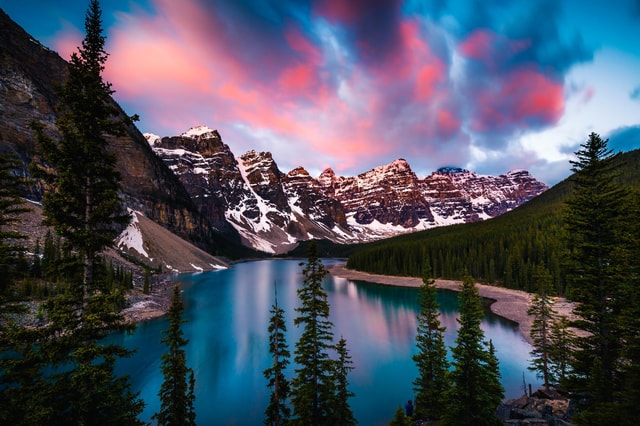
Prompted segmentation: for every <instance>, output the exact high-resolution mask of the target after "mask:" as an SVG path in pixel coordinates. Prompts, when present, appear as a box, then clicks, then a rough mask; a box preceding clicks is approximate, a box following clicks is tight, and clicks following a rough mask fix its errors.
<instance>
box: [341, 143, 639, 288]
mask: <svg viewBox="0 0 640 426" xmlns="http://www.w3.org/2000/svg"><path fill="white" fill-rule="evenodd" d="M614 163H615V164H619V165H620V171H621V173H620V175H619V176H618V177H617V178H616V181H617V182H619V183H621V184H622V185H624V186H633V187H636V188H637V187H639V186H640V167H639V165H640V150H636V151H631V152H628V153H625V154H623V155H620V156H616V157H615V158H614ZM573 188H574V182H573V181H571V180H565V181H563V182H560V183H559V184H557V185H556V186H554V187H553V188H550V189H549V190H547V191H546V192H544V193H543V194H541V195H539V196H538V197H536V198H534V199H533V200H531V201H529V202H527V203H525V204H523V205H522V206H520V207H518V208H517V209H514V210H513V211H511V212H508V213H505V214H504V215H501V216H499V217H497V218H494V219H490V220H486V221H483V222H477V223H468V224H462V225H454V226H447V227H440V228H434V229H430V230H427V231H422V232H415V233H411V234H407V235H400V236H397V237H394V238H390V239H386V240H382V241H377V242H373V243H368V244H361V245H357V246H352V247H353V249H354V250H355V251H354V253H352V254H349V260H348V263H347V267H348V268H352V269H357V270H361V271H366V272H371V273H377V274H386V275H405V276H413V277H419V276H421V275H422V265H423V263H424V260H425V259H426V261H427V263H428V264H429V266H430V268H431V270H432V271H433V275H434V276H435V277H440V278H444V279H456V280H460V279H461V278H462V271H465V270H466V271H468V272H469V273H470V274H472V275H473V276H474V277H476V279H478V280H479V281H481V282H486V283H489V284H496V285H501V286H504V287H507V288H514V289H520V290H525V291H530V292H535V291H536V288H535V284H534V279H533V273H534V269H535V266H536V265H538V264H539V263H540V262H542V263H544V264H545V265H546V267H547V269H548V270H549V272H550V273H551V276H552V277H553V284H552V287H551V289H550V294H564V293H565V286H566V283H565V277H566V266H565V265H564V262H563V258H564V256H565V253H566V251H567V244H566V240H565V233H566V231H565V228H564V214H563V211H564V209H565V204H564V201H565V200H566V199H567V198H568V197H569V196H570V195H571V194H572V192H573ZM630 218H633V216H632V215H628V216H627V223H629V222H632V221H634V220H635V219H630Z"/></svg>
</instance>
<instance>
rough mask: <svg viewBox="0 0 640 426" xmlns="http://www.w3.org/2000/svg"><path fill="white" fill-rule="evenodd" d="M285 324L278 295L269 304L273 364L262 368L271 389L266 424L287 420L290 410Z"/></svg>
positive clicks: (273, 424)
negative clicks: (286, 371)
mask: <svg viewBox="0 0 640 426" xmlns="http://www.w3.org/2000/svg"><path fill="white" fill-rule="evenodd" d="M286 332H287V325H286V323H285V319H284V311H283V310H282V309H281V308H280V307H278V295H277V290H276V300H275V303H274V304H273V305H272V306H271V318H270V320H269V353H271V355H272V356H273V364H272V365H271V366H270V367H269V368H267V369H266V370H264V377H265V378H266V379H267V380H268V381H269V382H268V387H269V388H270V389H271V390H272V391H271V396H270V398H269V405H268V406H267V409H266V411H265V416H266V417H265V422H264V423H265V424H266V425H268V426H280V425H284V424H286V423H287V422H288V421H289V416H290V414H291V410H290V409H289V407H288V405H287V400H288V399H289V381H288V380H287V378H286V377H285V374H284V372H285V370H286V369H287V365H289V356H290V354H289V346H288V345H287V340H286V337H285V333H286Z"/></svg>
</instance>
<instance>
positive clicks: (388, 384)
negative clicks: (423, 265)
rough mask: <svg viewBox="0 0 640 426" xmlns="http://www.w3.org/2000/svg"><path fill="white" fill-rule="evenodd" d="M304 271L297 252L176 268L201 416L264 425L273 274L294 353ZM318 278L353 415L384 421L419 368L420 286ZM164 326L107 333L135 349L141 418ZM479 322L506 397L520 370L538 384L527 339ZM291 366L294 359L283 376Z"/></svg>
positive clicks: (152, 407)
mask: <svg viewBox="0 0 640 426" xmlns="http://www.w3.org/2000/svg"><path fill="white" fill-rule="evenodd" d="M326 262H327V263H329V262H331V261H330V260H329V261H326ZM301 270H302V268H301V267H300V266H299V261H296V260H267V261H256V262H247V263H240V264H237V265H235V267H234V268H232V269H228V270H224V271H217V272H208V273H200V274H193V275H184V276H179V280H180V281H181V282H182V283H183V287H184V288H185V291H184V294H183V301H184V303H185V313H184V318H185V319H186V320H188V322H187V323H186V324H184V325H183V331H184V334H185V338H187V339H189V340H190V342H189V344H188V346H187V347H186V352H187V363H188V365H189V366H190V367H191V368H193V369H194V371H195V375H196V411H197V421H198V424H204V425H259V424H262V420H263V418H264V415H263V412H264V408H265V407H266V404H267V398H268V390H267V388H266V381H265V379H264V377H263V375H262V371H263V370H264V369H265V368H267V367H268V366H269V363H270V361H271V360H270V357H269V353H268V336H267V325H268V322H269V310H270V308H271V305H272V303H273V300H274V283H275V284H276V285H277V287H278V304H279V305H280V307H282V308H283V309H284V310H285V317H286V321H287V328H288V333H287V342H288V344H289V350H290V352H291V354H292V360H293V352H294V350H295V342H296V341H297V339H298V337H299V336H300V333H301V330H299V329H298V328H296V327H295V326H294V325H293V318H294V317H295V315H296V313H295V311H294V309H295V307H297V306H299V302H298V298H297V294H296V289H297V288H298V287H299V285H300V284H301V283H302V272H301ZM324 286H325V289H326V290H327V293H328V299H329V303H330V305H331V317H330V319H331V321H332V322H333V324H334V335H335V340H336V341H337V340H338V339H339V338H340V336H344V337H345V339H346V340H347V346H348V349H349V352H350V354H351V356H352V360H353V362H354V367H355V370H353V371H352V372H351V374H350V385H351V390H352V391H354V392H355V393H356V396H355V397H354V398H353V399H352V400H351V406H352V409H353V411H354V413H355V415H356V418H357V419H358V421H359V424H361V425H378V424H380V425H383V424H385V425H386V424H387V423H388V421H389V420H390V419H391V418H392V417H393V413H394V411H395V409H396V407H397V406H398V405H401V404H403V401H406V400H407V399H409V398H412V394H413V391H412V382H413V380H414V379H415V377H416V374H417V369H416V367H415V364H414V363H413V360H412V358H411V357H412V355H413V354H414V353H415V334H416V326H417V324H416V314H417V312H418V309H419V304H418V301H417V299H416V297H417V294H418V290H417V289H415V288H404V287H391V286H384V285H379V284H371V283H361V282H352V281H348V280H346V279H343V278H335V277H327V278H326V279H325V282H324ZM438 303H439V304H440V307H441V312H442V314H441V322H442V324H443V325H444V326H446V327H447V332H446V334H445V343H446V344H447V346H451V345H453V344H454V342H455V337H456V329H457V326H458V324H457V322H456V317H457V296H456V293H454V292H448V291H439V292H438ZM166 326H167V324H166V320H164V319H158V320H153V321H149V322H146V323H144V324H141V325H140V326H139V327H138V329H137V330H136V332H135V333H134V334H133V335H129V336H124V335H117V336H113V339H115V340H118V341H120V342H121V343H123V344H124V345H126V346H127V347H130V348H138V352H137V353H136V355H135V356H134V357H133V358H130V359H127V360H124V361H123V362H121V363H120V364H119V366H118V368H119V371H120V372H121V373H127V374H130V376H131V381H132V383H133V385H134V388H135V389H136V390H140V392H141V394H140V397H141V398H143V399H144V400H145V401H146V403H147V407H146V409H145V411H144V413H143V419H144V420H148V419H149V418H150V417H151V415H152V414H153V413H155V412H157V411H158V397H157V393H158V390H159V389H160V385H161V383H162V380H163V378H162V374H161V372H160V355H161V354H162V353H163V352H164V350H165V348H164V347H163V345H161V344H160V343H159V340H160V338H161V331H162V330H164V329H165V328H166ZM482 328H483V330H484V332H485V336H486V338H487V339H489V338H491V339H492V340H493V342H494V345H495V346H496V350H497V354H498V357H499V359H500V368H501V374H502V378H503V384H504V386H505V389H506V396H507V397H508V398H509V397H516V396H519V395H520V394H521V393H522V391H521V389H522V380H523V379H522V377H523V376H522V375H523V373H524V374H525V378H526V381H527V383H533V385H534V386H536V385H537V384H538V383H539V382H538V381H537V380H536V379H535V377H534V376H533V375H532V373H530V372H528V371H527V365H528V353H529V351H530V350H531V347H530V346H529V345H528V344H527V343H526V342H525V341H524V339H523V338H522V337H521V336H520V335H519V333H518V330H517V328H516V327H515V325H514V324H513V323H511V322H509V321H507V320H504V319H502V318H499V317H496V316H494V315H492V314H490V313H488V315H487V316H486V317H485V320H484V321H483V323H482ZM293 370H294V366H293V365H290V368H289V372H288V373H289V376H291V375H293Z"/></svg>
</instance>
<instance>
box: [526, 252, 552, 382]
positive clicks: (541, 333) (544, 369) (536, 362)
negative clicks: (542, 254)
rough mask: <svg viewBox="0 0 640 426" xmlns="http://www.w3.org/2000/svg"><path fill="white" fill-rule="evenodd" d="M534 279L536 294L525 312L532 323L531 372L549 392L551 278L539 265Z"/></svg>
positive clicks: (542, 266)
mask: <svg viewBox="0 0 640 426" xmlns="http://www.w3.org/2000/svg"><path fill="white" fill-rule="evenodd" d="M534 279H535V280H536V281H537V284H538V293H536V294H535V295H534V296H533V300H532V302H531V306H530V307H529V310H528V311H527V314H528V315H532V316H533V323H532V325H531V330H530V332H529V335H530V336H531V340H532V341H533V350H532V351H531V353H530V354H531V366H530V367H529V369H530V370H531V371H536V372H537V375H538V378H542V379H543V381H544V388H545V389H546V390H549V383H550V381H551V374H550V365H549V364H550V361H549V350H550V346H551V340H550V334H551V326H552V324H553V321H554V318H555V312H554V310H553V300H551V298H550V297H549V294H548V292H549V289H550V287H551V282H552V277H551V275H550V274H549V271H548V270H547V268H545V266H544V264H542V263H540V264H538V265H537V266H536V270H535V273H534Z"/></svg>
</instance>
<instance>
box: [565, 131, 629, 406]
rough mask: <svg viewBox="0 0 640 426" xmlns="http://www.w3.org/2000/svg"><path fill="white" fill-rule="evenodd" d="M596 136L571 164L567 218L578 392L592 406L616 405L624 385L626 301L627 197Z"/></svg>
mask: <svg viewBox="0 0 640 426" xmlns="http://www.w3.org/2000/svg"><path fill="white" fill-rule="evenodd" d="M607 143H608V140H603V139H602V138H601V137H600V136H599V135H598V134H596V133H591V134H590V135H589V137H588V139H587V141H586V142H585V143H584V144H582V145H581V148H580V149H579V150H578V151H577V152H576V158H577V159H576V160H575V161H572V162H571V164H572V166H573V167H572V170H573V171H574V175H573V177H572V180H573V182H574V184H575V189H574V191H573V194H572V197H571V198H570V199H569V200H568V201H567V209H566V215H565V221H566V228H567V233H566V235H567V236H568V243H569V248H570V252H569V253H570V256H569V261H570V262H569V265H570V266H569V273H568V274H567V283H568V285H569V290H570V294H571V296H572V298H573V299H574V300H575V301H576V302H578V304H577V305H576V309H575V311H574V312H575V313H576V314H577V315H578V316H579V319H578V320H576V321H574V323H573V325H574V326H575V327H577V328H578V329H581V330H584V331H585V332H586V333H585V336H584V337H581V338H580V339H578V340H577V345H576V346H577V347H576V351H575V354H574V358H573V365H572V367H573V374H572V379H573V383H572V385H573V389H574V390H575V391H577V392H581V393H582V392H586V393H587V395H588V398H587V399H588V404H589V405H591V406H592V407H596V406H598V407H600V408H598V409H597V410H600V411H601V410H602V406H603V404H605V405H610V404H611V403H613V402H614V394H615V390H616V388H618V387H619V384H620V376H619V365H620V363H619V357H620V351H621V340H620V338H621V336H622V334H623V332H622V330H621V325H622V322H621V321H620V319H621V310H622V307H623V305H624V304H625V303H626V300H625V294H624V288H625V287H624V278H623V279H621V276H620V275H619V273H620V266H621V265H620V256H619V251H620V246H621V236H622V234H623V233H622V230H623V226H624V220H623V219H624V217H623V211H622V209H623V208H624V206H625V205H626V204H627V203H626V202H625V200H626V199H627V193H626V191H625V190H624V189H623V187H622V186H621V185H620V184H619V183H617V180H616V178H617V175H618V172H617V167H618V166H616V164H615V163H614V155H613V153H612V150H611V149H609V148H608V146H607Z"/></svg>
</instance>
